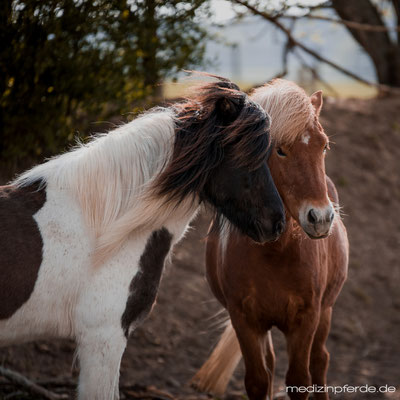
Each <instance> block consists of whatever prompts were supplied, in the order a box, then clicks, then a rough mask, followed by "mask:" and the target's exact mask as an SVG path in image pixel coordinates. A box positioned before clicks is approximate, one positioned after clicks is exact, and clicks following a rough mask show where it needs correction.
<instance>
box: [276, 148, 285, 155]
mask: <svg viewBox="0 0 400 400" xmlns="http://www.w3.org/2000/svg"><path fill="white" fill-rule="evenodd" d="M276 152H277V153H278V156H281V157H286V154H285V153H284V152H283V151H282V149H281V148H280V147H278V148H277V149H276Z"/></svg>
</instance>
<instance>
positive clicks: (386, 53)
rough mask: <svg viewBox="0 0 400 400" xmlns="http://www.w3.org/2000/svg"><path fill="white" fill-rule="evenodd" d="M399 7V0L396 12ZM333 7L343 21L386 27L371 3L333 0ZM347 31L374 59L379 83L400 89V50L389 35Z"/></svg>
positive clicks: (367, 1) (354, 30)
mask: <svg viewBox="0 0 400 400" xmlns="http://www.w3.org/2000/svg"><path fill="white" fill-rule="evenodd" d="M398 3H399V0H393V5H394V8H395V11H396V12H397V11H398V8H399V4H398ZM332 5H333V8H334V9H335V11H336V12H337V14H338V15H339V17H340V18H342V19H343V20H348V21H355V22H359V23H362V24H368V25H378V26H385V24H384V21H383V20H382V18H381V16H380V14H379V12H378V10H377V8H376V7H375V6H374V5H373V3H372V2H371V0H353V1H349V0H332ZM396 7H397V9H396ZM347 29H348V30H349V31H350V33H351V34H352V36H353V37H354V39H355V40H357V42H358V43H359V44H360V45H361V46H362V47H363V48H364V50H365V51H366V52H367V53H368V55H369V56H370V57H371V60H372V62H373V63H374V66H375V70H376V74H377V79H378V82H379V83H381V84H384V85H388V86H396V87H400V46H399V44H398V43H395V42H394V41H392V40H391V38H390V36H389V33H388V32H370V31H363V30H357V29H352V28H347Z"/></svg>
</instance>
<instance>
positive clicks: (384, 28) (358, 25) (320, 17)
mask: <svg viewBox="0 0 400 400" xmlns="http://www.w3.org/2000/svg"><path fill="white" fill-rule="evenodd" d="M280 18H288V19H291V20H297V19H300V18H308V19H316V20H320V21H327V22H334V23H335V24H342V25H345V26H348V27H349V28H352V29H357V30H359V31H368V32H390V31H394V32H400V26H395V27H388V26H379V25H369V24H362V23H360V22H355V21H348V20H345V19H337V18H331V17H325V16H323V15H312V14H304V15H300V16H297V15H282V16H280Z"/></svg>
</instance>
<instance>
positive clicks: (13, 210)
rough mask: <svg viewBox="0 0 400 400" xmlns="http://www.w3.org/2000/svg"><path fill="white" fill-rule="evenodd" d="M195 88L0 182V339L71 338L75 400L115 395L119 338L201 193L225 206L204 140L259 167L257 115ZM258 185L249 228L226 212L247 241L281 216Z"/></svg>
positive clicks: (241, 98)
mask: <svg viewBox="0 0 400 400" xmlns="http://www.w3.org/2000/svg"><path fill="white" fill-rule="evenodd" d="M198 93H199V94H198V96H197V97H196V98H195V99H194V100H191V101H190V100H188V101H186V102H184V103H183V104H180V105H178V106H175V107H171V108H167V109H158V110H155V111H152V112H149V113H147V114H144V115H143V116H141V117H140V118H138V119H136V120H134V121H132V122H131V123H129V124H126V125H124V126H121V127H119V128H117V129H116V130H114V131H112V132H110V133H109V134H107V135H102V136H99V137H97V138H95V139H94V140H92V141H91V142H90V143H89V144H88V145H85V146H80V147H78V148H77V149H75V150H73V151H70V152H68V153H65V154H63V155H61V156H58V157H56V158H54V159H51V160H49V161H48V162H46V163H44V164H42V165H39V166H37V167H35V168H33V169H32V170H30V171H28V172H26V173H24V174H23V175H21V176H20V177H19V178H18V179H17V180H15V181H14V182H12V183H11V184H10V185H9V186H5V187H2V188H1V189H0V220H1V229H0V249H1V254H0V345H9V344H12V343H19V342H24V341H31V340H35V339H40V338H52V337H61V338H73V339H75V340H76V342H77V353H78V357H79V362H80V378H79V395H78V397H79V399H90V400H96V399H104V400H106V399H107V400H109V399H117V398H118V397H119V393H118V380H119V366H120V361H121V357H122V354H123V351H124V349H125V347H126V343H127V338H128V336H129V333H130V332H131V331H132V330H133V329H134V328H135V327H136V326H137V325H138V324H139V323H140V322H141V321H142V320H143V319H144V318H145V316H146V315H147V314H148V313H149V312H150V310H151V308H152V306H153V304H154V301H155V298H156V294H157V290H158V285H159V282H160V278H161V274H162V270H163V265H164V260H165V258H166V257H167V255H168V253H169V251H170V248H171V246H172V245H173V244H174V243H176V242H177V241H178V240H179V239H180V238H181V237H182V236H183V234H184V232H185V229H186V227H187V226H188V223H189V222H190V220H191V219H192V218H193V217H194V215H195V214H196V212H197V210H198V207H199V204H200V202H201V201H206V202H208V203H210V204H211V205H213V203H215V204H214V205H215V206H216V207H218V210H217V212H218V213H221V214H224V213H225V211H224V207H223V205H219V204H218V200H219V199H218V193H213V190H212V188H210V187H209V185H210V182H209V181H210V180H212V179H214V178H215V179H217V177H214V175H213V174H214V173H220V172H218V171H219V169H220V168H222V165H223V162H224V158H223V157H214V159H211V158H209V157H210V154H211V155H212V151H213V150H212V149H215V151H217V150H219V151H221V149H222V148H223V147H224V146H230V147H229V149H230V152H229V154H231V158H232V160H231V161H234V162H235V165H238V166H239V167H240V168H241V170H240V171H239V170H234V171H233V172H235V171H236V172H238V173H240V174H242V175H246V177H247V178H249V176H250V177H252V179H255V178H257V176H256V175H255V174H258V175H260V176H261V170H259V169H260V168H263V170H262V172H263V176H264V175H265V171H266V172H267V173H268V174H269V171H268V169H267V167H266V163H265V158H266V157H267V152H266V151H265V148H266V147H268V146H267V145H268V140H269V137H268V129H267V128H268V117H267V116H266V114H265V113H264V112H263V111H262V110H261V109H260V108H259V107H258V106H257V105H255V104H254V103H253V102H251V101H249V100H248V98H247V96H246V95H245V94H244V93H242V92H240V91H238V90H237V87H235V86H234V85H233V84H231V83H230V82H227V81H223V80H221V81H218V82H217V83H213V84H208V85H206V86H203V87H202V88H201V89H200V90H199V92H198ZM228 128H229V129H228ZM179 135H180V136H179ZM210 138H211V139H212V140H211V139H210ZM210 146H211V147H210ZM194 148H195V149H196V152H193V150H194ZM260 149H263V150H260ZM191 150H192V152H190V151H191ZM222 153H223V152H222ZM226 154H228V153H227V152H226ZM240 154H243V155H246V157H242V158H241V157H240ZM248 155H251V158H250V160H252V161H251V162H250V163H249V161H248V158H247V156H248ZM185 157H186V158H185ZM225 159H226V157H225ZM246 160H247V161H246ZM246 163H247V164H246ZM251 163H253V165H251ZM257 168H258V169H257ZM243 171H253V172H251V173H250V172H247V174H244V172H243ZM257 171H258V172H257ZM268 176H269V175H268ZM239 178H240V177H239ZM269 178H270V176H269ZM264 179H265V178H264ZM263 192H264V194H265V195H264V198H261V197H260V198H259V200H260V201H262V202H264V205H265V204H267V205H268V207H264V208H266V209H268V213H267V212H266V213H265V215H264V217H265V218H264V219H265V220H264V221H261V222H258V225H257V227H256V228H257V229H256V230H255V232H256V233H254V232H253V231H251V229H252V227H251V226H250V225H251V224H250V223H248V226H240V220H239V219H238V220H237V221H233V222H236V223H237V224H238V227H239V229H242V231H244V232H246V230H248V232H249V234H253V236H257V235H258V236H257V237H256V239H257V238H258V239H259V241H264V240H266V239H268V238H275V237H276V236H277V234H279V233H280V231H281V225H282V223H283V218H284V217H283V209H282V204H281V201H280V198H279V196H278V194H277V192H276V188H275V186H274V185H273V183H272V180H271V179H270V184H269V186H268V185H264V186H263ZM213 195H215V196H216V197H215V198H214V197H213ZM248 197H249V198H250V197H253V198H254V195H253V196H250V193H249V196H248ZM249 201H250V200H249ZM239 203H240V202H239ZM234 211H235V210H234ZM237 211H238V212H239V211H241V210H239V209H238V210H237ZM231 212H232V210H231ZM243 214H244V213H243ZM228 217H229V215H228ZM243 218H244V216H243ZM251 218H252V216H251V215H249V218H248V219H250V220H251ZM271 221H272V222H271ZM253 228H254V227H253Z"/></svg>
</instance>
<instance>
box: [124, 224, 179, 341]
mask: <svg viewBox="0 0 400 400" xmlns="http://www.w3.org/2000/svg"><path fill="white" fill-rule="evenodd" d="M171 242H172V234H171V233H170V232H169V231H168V230H167V229H166V228H161V229H159V230H156V231H153V232H152V233H151V235H150V236H149V238H148V240H147V243H146V246H145V248H144V250H143V253H142V254H141V256H140V259H139V265H138V272H137V273H136V275H135V276H134V277H133V279H132V281H131V283H130V287H129V297H128V299H127V302H126V307H125V310H124V313H123V315H122V318H121V324H122V328H123V330H124V333H125V335H126V336H128V335H129V331H130V330H131V329H134V328H135V327H136V326H137V325H138V324H139V323H140V322H141V321H142V320H143V319H144V318H145V317H146V316H147V315H148V314H149V313H150V311H151V308H152V306H153V304H154V302H155V300H156V296H157V292H158V288H159V284H160V280H161V275H162V271H163V267H164V262H165V258H166V256H167V254H168V252H169V250H170V248H171Z"/></svg>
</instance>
